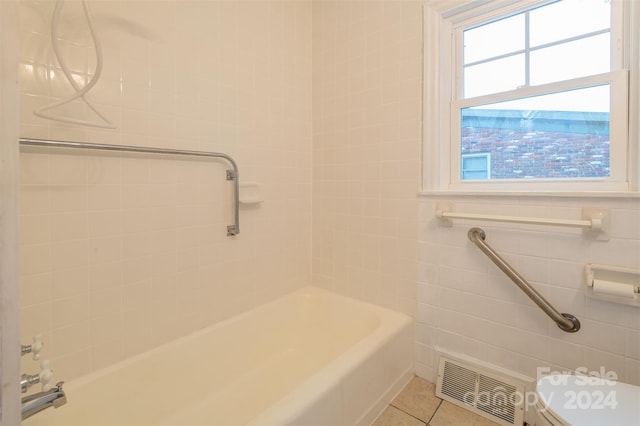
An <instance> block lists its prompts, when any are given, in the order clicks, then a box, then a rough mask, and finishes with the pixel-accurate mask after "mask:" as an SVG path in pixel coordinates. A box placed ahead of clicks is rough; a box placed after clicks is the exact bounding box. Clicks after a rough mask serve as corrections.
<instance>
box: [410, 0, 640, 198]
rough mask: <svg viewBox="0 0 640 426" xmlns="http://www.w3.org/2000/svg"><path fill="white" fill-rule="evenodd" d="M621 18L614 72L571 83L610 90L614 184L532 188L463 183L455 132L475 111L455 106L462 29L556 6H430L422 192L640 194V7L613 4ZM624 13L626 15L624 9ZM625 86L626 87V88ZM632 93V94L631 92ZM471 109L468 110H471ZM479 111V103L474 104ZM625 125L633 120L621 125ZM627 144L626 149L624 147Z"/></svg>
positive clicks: (495, 2) (493, 2) (534, 1)
mask: <svg viewBox="0 0 640 426" xmlns="http://www.w3.org/2000/svg"><path fill="white" fill-rule="evenodd" d="M613 1H614V2H615V3H617V5H619V6H618V10H619V12H618V13H617V14H616V15H614V16H615V17H614V18H613V19H618V20H620V22H621V23H622V25H619V26H616V25H615V24H614V25H613V26H612V39H614V38H619V37H620V35H618V34H616V33H615V31H617V30H618V28H621V29H622V31H623V38H624V39H625V40H627V43H626V44H624V43H623V44H624V46H620V45H619V44H618V45H616V46H617V48H616V49H615V52H614V53H613V54H612V62H614V63H612V72H610V73H606V74H599V75H596V76H589V77H583V78H579V79H574V80H571V83H570V84H571V85H573V86H574V87H585V86H587V87H588V86H596V85H601V84H606V83H610V82H612V83H614V84H612V85H611V88H612V89H617V90H612V93H611V96H612V103H611V108H612V110H611V111H610V116H611V117H612V121H611V125H610V130H611V135H610V136H611V140H612V141H613V139H614V138H616V141H617V142H618V143H612V144H611V152H610V161H611V164H610V166H611V167H610V169H611V176H610V177H609V178H607V179H602V178H581V179H533V180H529V179H527V180H524V179H523V180H520V179H513V180H506V179H505V180H502V179H500V180H490V181H462V180H461V179H460V167H461V166H460V142H459V126H454V121H455V120H454V118H453V117H454V114H453V113H452V111H459V108H460V107H467V106H473V105H471V104H470V102H468V100H464V99H456V96H457V93H458V92H457V90H458V89H459V87H460V85H461V84H462V82H460V81H457V80H456V79H455V76H456V72H454V70H455V69H456V68H455V67H456V66H458V65H459V62H458V61H460V60H461V59H460V58H459V57H457V53H456V50H455V49H454V43H456V31H455V29H456V27H458V26H461V25H468V24H469V23H470V22H478V20H479V19H480V18H482V20H488V19H491V17H494V18H497V17H500V16H504V15H505V14H514V13H517V12H519V11H522V10H523V9H526V8H530V7H532V6H534V5H541V4H545V3H550V2H551V1H548V0H547V1H545V0H507V1H505V0H475V1H465V2H456V3H454V4H455V5H457V7H455V8H454V9H451V4H452V3H451V2H448V1H446V0H430V1H428V2H427V3H426V4H425V7H424V40H425V49H424V51H425V62H424V95H423V96H424V98H423V102H424V121H423V122H424V129H423V137H424V143H423V155H424V156H423V192H426V193H429V192H438V193H440V192H456V193H465V192H470V193H477V192H495V193H505V192H506V193H530V191H543V192H551V193H569V192H572V193H593V192H598V193H602V192H606V193H629V192H638V191H639V188H640V177H639V173H638V164H640V147H639V146H640V141H639V136H638V121H639V120H638V119H639V118H640V113H639V109H640V108H639V106H638V91H639V87H640V86H639V78H638V73H639V69H640V53H639V52H638V51H639V50H640V32H639V30H638V26H639V24H640V2H634V1H629V0H613ZM620 6H621V7H620ZM625 83H626V84H625ZM565 88H567V84H566V82H560V83H550V84H546V85H541V86H536V87H528V88H524V89H520V91H519V96H520V95H521V97H526V96H533V95H540V94H544V93H552V92H554V91H558V90H560V89H565ZM627 88H628V89H627ZM512 96H513V93H511V92H506V93H501V94H495V95H486V96H483V97H478V98H475V101H480V102H484V101H490V102H499V101H501V100H506V99H511V97H512ZM465 102H466V103H465ZM474 104H477V103H474ZM619 117H629V119H628V122H627V123H624V124H622V125H620V124H619V123H618V122H617V121H616V120H617V119H618V118H619ZM620 141H622V143H620Z"/></svg>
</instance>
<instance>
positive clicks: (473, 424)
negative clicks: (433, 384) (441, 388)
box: [429, 401, 497, 426]
mask: <svg viewBox="0 0 640 426" xmlns="http://www.w3.org/2000/svg"><path fill="white" fill-rule="evenodd" d="M429 425H430V426H459V425H465V426H490V425H497V423H495V422H492V421H491V420H489V419H485V418H484V417H481V416H479V415H477V414H475V413H472V412H471V411H469V410H465V409H464V408H461V407H458V406H457V405H454V404H451V403H450V402H447V401H442V404H440V407H438V411H437V412H436V414H435V416H433V418H432V419H431V421H430V422H429Z"/></svg>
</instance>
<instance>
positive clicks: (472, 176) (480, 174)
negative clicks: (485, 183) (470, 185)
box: [462, 170, 488, 180]
mask: <svg viewBox="0 0 640 426" xmlns="http://www.w3.org/2000/svg"><path fill="white" fill-rule="evenodd" d="M478 179H488V177H487V171H486V170H483V171H471V170H463V171H462V180H478Z"/></svg>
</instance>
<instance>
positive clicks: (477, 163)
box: [462, 152, 491, 180]
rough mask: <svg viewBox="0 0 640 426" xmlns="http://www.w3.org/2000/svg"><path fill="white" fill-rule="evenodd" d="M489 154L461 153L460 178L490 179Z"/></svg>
mask: <svg viewBox="0 0 640 426" xmlns="http://www.w3.org/2000/svg"><path fill="white" fill-rule="evenodd" d="M490 155H491V154H489V153H487V152H485V153H482V154H462V179H465V180H471V179H490V178H491V161H490V160H489V156H490Z"/></svg>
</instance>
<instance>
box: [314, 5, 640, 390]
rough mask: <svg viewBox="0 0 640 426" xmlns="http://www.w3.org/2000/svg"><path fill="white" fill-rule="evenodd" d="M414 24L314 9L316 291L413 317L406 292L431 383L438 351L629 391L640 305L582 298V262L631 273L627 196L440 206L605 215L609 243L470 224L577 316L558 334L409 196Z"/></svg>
mask: <svg viewBox="0 0 640 426" xmlns="http://www.w3.org/2000/svg"><path fill="white" fill-rule="evenodd" d="M421 19H422V13H421V6H420V4H419V3H417V2H410V1H408V2H405V1H383V2H337V1H336V2H331V1H322V2H316V3H314V7H313V43H314V44H313V48H314V51H313V55H314V64H313V65H314V68H313V71H314V73H313V82H314V96H313V106H314V109H313V118H314V126H313V132H314V143H313V183H314V198H313V202H314V204H313V278H314V283H315V284H316V285H319V286H323V287H326V288H329V289H333V290H336V291H339V292H342V293H345V294H349V295H351V296H355V297H360V298H363V299H365V300H371V301H374V302H376V303H380V304H383V305H386V306H391V307H393V308H395V309H400V310H404V311H405V312H410V313H411V312H414V311H413V310H412V309H411V304H412V300H413V299H412V298H413V297H417V311H415V316H416V320H417V325H416V339H415V357H416V371H417V373H418V374H419V375H421V376H423V377H425V378H427V379H430V380H435V371H434V364H435V361H436V360H435V352H434V347H435V346H441V347H444V348H448V349H450V350H453V351H459V352H462V353H465V354H467V355H470V356H475V357H477V358H479V359H482V360H485V361H488V362H492V363H495V364H498V365H503V366H505V367H507V368H510V369H513V370H515V371H517V372H520V373H523V374H527V375H529V376H532V377H535V374H536V367H538V366H540V367H543V366H551V367H553V368H558V369H559V368H561V369H572V368H577V367H580V366H585V367H588V368H590V369H597V368H599V367H600V366H605V368H608V369H610V370H614V371H616V373H617V374H618V375H619V376H620V378H621V379H623V380H626V381H628V382H631V383H636V384H638V383H640V359H639V358H638V349H637V347H638V330H639V328H640V310H638V309H637V308H632V307H626V306H622V305H615V304H610V303H606V302H602V301H595V300H587V299H586V298H585V296H584V295H583V292H582V286H583V281H582V279H583V278H582V269H583V267H584V264H585V263H587V262H598V263H615V264H623V265H629V266H636V267H638V266H640V238H639V237H640V236H639V234H638V232H639V227H640V205H639V203H638V200H637V199H626V200H625V199H614V198H587V199H576V198H568V199H563V198H557V197H507V198H503V197H482V196H477V197H451V198H450V199H449V200H450V201H453V202H454V203H456V206H457V209H458V210H460V211H469V212H474V213H493V214H508V215H521V216H536V215H541V216H543V217H544V216H549V217H567V218H579V217H580V214H581V213H580V212H581V208H582V207H583V206H595V207H598V206H601V207H609V208H610V209H611V217H612V220H613V221H612V229H611V236H612V238H611V240H610V241H608V242H600V241H593V240H591V239H589V238H585V237H583V236H582V234H581V232H580V231H575V230H566V229H562V230H558V229H555V228H549V227H536V226H523V225H503V226H495V225H487V224H480V225H482V226H483V227H484V228H485V229H487V231H488V238H489V241H490V242H491V244H492V245H493V246H494V247H495V248H496V249H497V250H498V251H499V252H500V253H501V254H502V255H503V256H504V257H505V258H506V259H507V260H508V261H509V262H510V263H512V264H513V265H514V266H515V267H517V268H518V269H519V270H520V271H521V273H522V274H523V275H525V276H526V277H527V278H529V280H530V281H531V282H532V283H533V284H534V285H535V286H536V288H537V289H538V290H539V291H540V292H541V293H542V294H543V295H544V296H545V297H547V298H548V299H549V300H550V301H551V302H553V303H554V304H555V305H557V306H558V308H559V309H561V310H562V311H566V312H571V313H574V314H575V315H577V316H578V317H579V318H580V319H581V321H582V324H583V329H582V330H581V331H580V332H579V333H577V334H575V335H569V334H566V333H564V332H562V331H560V330H558V329H557V327H556V326H555V325H554V324H553V323H551V322H550V321H549V320H547V318H546V316H544V314H543V313H542V312H541V311H540V310H539V309H538V308H537V307H536V306H535V305H533V304H532V303H531V302H530V301H529V300H528V299H527V298H526V296H524V295H523V294H522V293H521V292H520V291H519V290H518V289H517V288H516V287H515V285H514V284H513V283H511V281H509V280H508V279H507V278H506V277H504V275H503V274H502V273H501V272H500V271H499V270H497V268H496V267H495V266H494V265H493V264H492V263H490V261H488V259H486V258H485V257H484V255H483V254H482V253H481V252H479V250H478V249H477V248H476V247H475V246H473V245H471V243H469V242H468V240H467V237H466V232H467V229H468V227H469V226H470V225H472V223H470V222H468V223H464V222H462V223H459V222H457V223H456V225H455V226H454V227H453V228H439V227H438V226H437V225H436V222H435V220H434V218H433V215H434V210H435V203H436V202H437V201H438V200H439V198H437V197H436V198H434V197H431V198H429V197H426V198H422V199H421V200H420V201H419V202H416V201H415V200H416V193H417V191H418V188H419V185H420V164H419V160H418V159H419V158H420V157H421V151H420V149H421V148H420V117H421V113H422V111H421V107H420V96H421V94H422V91H421V90H422V89H421V84H420V79H421V70H422V62H421V61H422V55H421V37H422V26H421ZM416 211H417V212H418V213H417V215H416ZM416 217H418V219H416ZM416 220H417V223H416ZM473 225H476V224H473ZM416 230H417V231H416ZM416 259H417V265H416ZM416 282H417V288H416ZM414 295H417V296H414Z"/></svg>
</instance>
